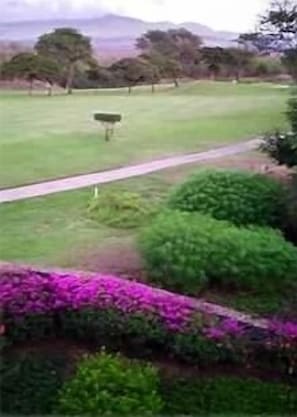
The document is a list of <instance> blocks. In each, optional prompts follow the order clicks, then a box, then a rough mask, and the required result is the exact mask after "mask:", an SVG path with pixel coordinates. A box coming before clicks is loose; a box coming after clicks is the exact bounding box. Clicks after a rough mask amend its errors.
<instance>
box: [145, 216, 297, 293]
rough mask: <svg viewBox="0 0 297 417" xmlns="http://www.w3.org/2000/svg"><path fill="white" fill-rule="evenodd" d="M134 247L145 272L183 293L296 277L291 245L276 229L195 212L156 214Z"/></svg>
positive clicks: (268, 285)
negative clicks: (242, 225)
mask: <svg viewBox="0 0 297 417" xmlns="http://www.w3.org/2000/svg"><path fill="white" fill-rule="evenodd" d="M140 247H141V250H142V253H143V256H144V260H145V263H146V267H147V271H148V273H149V274H150V277H151V278H152V279H153V280H154V281H155V282H156V283H158V284H159V285H161V286H163V287H165V288H167V289H170V290H175V291H181V292H183V293H186V294H197V292H198V291H199V290H200V289H201V288H203V287H205V286H206V285H207V284H215V285H224V286H226V285H227V286H230V285H231V286H233V287H235V288H243V289H255V290H261V291H268V290H275V289H281V288H282V287H283V286H284V285H286V284H288V283H290V282H296V279H297V277H296V271H297V249H296V248H295V247H294V246H293V245H291V244H290V243H289V242H286V241H285V239H284V238H283V237H282V236H281V234H280V233H278V232H275V231H273V230H272V229H265V228H251V229H240V228H237V227H236V226H234V225H232V224H230V223H227V222H221V221H217V220H214V219H212V218H210V217H208V216H203V215H199V214H196V213H194V214H193V213H183V212H178V211H176V212H171V213H170V212H166V213H163V214H161V215H160V216H158V217H157V218H156V219H155V221H154V222H153V224H152V225H151V226H150V227H149V228H147V229H146V230H145V231H144V232H143V234H142V237H141V239H140Z"/></svg>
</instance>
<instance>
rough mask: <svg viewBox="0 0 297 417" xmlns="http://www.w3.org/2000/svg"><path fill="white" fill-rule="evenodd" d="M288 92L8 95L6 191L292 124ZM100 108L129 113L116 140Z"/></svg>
mask: <svg viewBox="0 0 297 417" xmlns="http://www.w3.org/2000/svg"><path fill="white" fill-rule="evenodd" d="M287 96H288V91H287V90H285V89H282V88H276V86H273V85H270V84H257V85H245V84H242V85H241V84H239V85H232V84H231V83H206V82H200V83H191V84H185V85H182V86H181V87H180V88H179V89H174V88H172V87H168V86H167V87H165V88H160V90H159V92H157V93H155V94H154V95H153V94H150V93H149V89H148V88H138V89H137V88H136V89H135V91H134V92H133V94H132V95H131V96H128V94H127V91H126V90H125V89H123V90H111V91H106V90H98V91H95V92H76V93H75V94H74V95H73V96H71V97H69V96H65V95H57V96H54V97H51V98H49V97H45V96H42V95H41V94H40V93H38V94H37V95H36V96H35V97H28V96H26V93H25V92H24V93H9V92H7V93H4V92H2V93H0V124H1V130H0V187H9V186H16V185H21V184H26V183H32V182H37V181H42V180H46V179H50V178H58V177H63V176H69V175H76V174H80V173H87V172H92V171H99V170H104V169H107V168H111V167H117V166H122V165H127V164H134V163H137V162H143V161H147V160H151V159H154V158H160V157H168V156H171V155H175V154H178V153H184V152H195V151H201V150H204V149H208V148H213V147H215V146H220V145H223V144H227V143H230V142H234V141H238V140H244V139H246V138H250V137H253V136H256V135H258V134H262V133H264V132H266V131H267V130H270V129H271V128H274V127H275V128H277V127H281V126H282V125H283V124H284V123H285V116H284V110H285V102H286V99H287ZM96 110H102V111H115V112H120V113H122V115H123V122H122V124H121V126H119V127H117V129H116V132H115V137H114V138H113V140H112V141H111V142H110V143H106V142H105V141H104V133H103V131H102V128H101V126H100V124H98V123H97V122H94V121H93V119H92V114H93V112H94V111H96Z"/></svg>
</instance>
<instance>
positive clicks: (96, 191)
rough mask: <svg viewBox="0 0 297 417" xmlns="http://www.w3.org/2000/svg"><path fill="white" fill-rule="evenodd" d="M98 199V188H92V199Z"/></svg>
mask: <svg viewBox="0 0 297 417" xmlns="http://www.w3.org/2000/svg"><path fill="white" fill-rule="evenodd" d="M98 197H99V187H98V185H96V187H95V188H94V198H95V199H96V200H97V198H98Z"/></svg>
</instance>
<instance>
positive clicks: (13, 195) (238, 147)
mask: <svg viewBox="0 0 297 417" xmlns="http://www.w3.org/2000/svg"><path fill="white" fill-rule="evenodd" d="M259 144H260V139H253V140H249V141H246V142H242V143H237V144H235V145H229V146H225V147H221V148H217V149H214V150H210V151H206V152H200V153H192V154H188V155H181V156H176V157H172V158H167V159H160V160H157V161H152V162H147V163H144V164H140V165H133V166H127V167H124V168H119V169H113V170H109V171H102V172H97V173H95V174H86V175H79V176H74V177H68V178H64V179H58V180H53V181H46V182H40V183H37V184H33V185H26V186H22V187H17V188H9V189H5V190H0V203H5V202H11V201H18V200H24V199H27V198H34V197H41V196H45V195H49V194H54V193H60V192H64V191H70V190H77V189H79V188H84V187H89V186H92V185H97V184H105V183H109V182H113V181H119V180H124V179H127V178H132V177H138V176H141V175H147V174H150V173H152V172H155V171H160V170H162V169H166V168H172V167H177V166H180V165H185V164H191V163H195V162H203V161H211V160H214V159H218V158H222V157H226V156H230V155H236V154H239V153H243V152H247V151H250V150H253V149H256V148H257V147H258V146H259Z"/></svg>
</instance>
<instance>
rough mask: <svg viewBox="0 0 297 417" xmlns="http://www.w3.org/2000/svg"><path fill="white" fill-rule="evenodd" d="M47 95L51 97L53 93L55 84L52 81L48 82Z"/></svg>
mask: <svg viewBox="0 0 297 417" xmlns="http://www.w3.org/2000/svg"><path fill="white" fill-rule="evenodd" d="M47 95H48V96H49V97H51V96H52V95H53V84H52V83H48V84H47Z"/></svg>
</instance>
